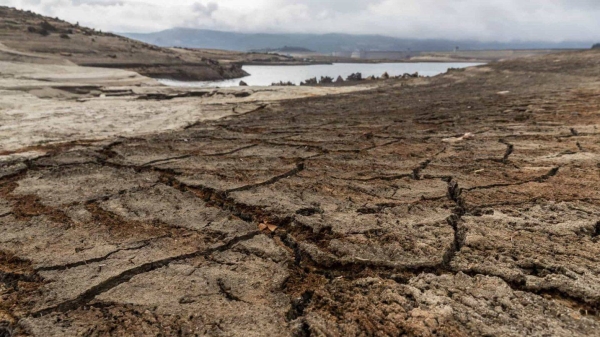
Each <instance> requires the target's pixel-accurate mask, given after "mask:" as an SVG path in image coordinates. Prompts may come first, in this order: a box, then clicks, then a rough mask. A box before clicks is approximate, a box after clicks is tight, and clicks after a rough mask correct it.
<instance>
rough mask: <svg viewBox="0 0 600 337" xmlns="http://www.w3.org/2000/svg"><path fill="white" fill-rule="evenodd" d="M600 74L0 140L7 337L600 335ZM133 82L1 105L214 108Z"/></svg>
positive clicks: (0, 272) (465, 81)
mask: <svg viewBox="0 0 600 337" xmlns="http://www.w3.org/2000/svg"><path fill="white" fill-rule="evenodd" d="M599 78H600V53H599V52H592V51H589V52H579V53H564V54H553V55H546V56H540V57H532V58H528V59H523V60H513V61H507V62H500V63H494V64H490V65H488V66H483V67H478V68H471V69H466V70H462V71H451V72H449V73H447V74H445V75H442V76H439V77H435V78H431V79H426V80H424V79H416V80H415V82H411V81H405V82H394V81H391V82H386V84H385V85H383V86H380V87H378V88H375V89H373V90H362V91H356V92H352V93H346V94H341V95H331V96H322V97H305V98H298V99H294V100H289V101H279V102H278V103H277V104H267V105H265V104H264V103H255V102H252V104H260V108H254V109H250V108H248V110H249V111H246V113H242V114H235V113H232V112H231V110H229V112H227V113H222V114H221V115H219V116H215V118H207V119H205V120H203V121H202V120H198V119H197V118H198V116H197V115H196V116H195V117H194V118H196V121H194V122H192V123H190V124H189V125H187V127H185V128H173V129H171V128H169V131H163V132H157V131H160V130H163V129H161V128H162V124H163V123H167V122H171V121H170V119H168V118H166V119H163V122H162V123H158V124H159V125H158V127H157V130H156V131H154V132H150V133H143V134H136V135H135V136H130V135H128V134H127V132H128V131H127V130H125V131H124V130H123V128H124V127H123V126H118V127H115V128H114V136H111V135H110V134H105V135H103V137H101V138H102V139H103V140H100V141H93V142H88V141H84V140H78V139H79V138H86V137H88V136H85V137H84V136H83V135H85V133H84V132H83V131H78V132H81V133H78V132H75V133H74V136H73V137H72V138H70V137H69V136H68V135H63V136H61V137H63V139H67V140H70V141H68V142H58V143H52V144H49V145H47V146H44V145H40V144H37V145H35V149H34V150H35V151H38V152H40V153H41V154H40V155H39V156H29V157H24V156H14V155H15V154H18V153H23V151H25V150H27V151H31V150H32V148H31V146H32V145H28V144H29V143H27V142H26V141H24V140H19V141H15V140H14V139H16V138H15V137H17V135H16V133H12V134H10V135H9V136H7V137H4V135H5V133H4V132H5V131H2V132H3V138H2V144H3V146H4V147H5V149H6V151H7V152H6V153H5V155H6V156H5V160H4V161H3V163H2V165H1V166H0V247H1V248H0V251H1V253H0V280H1V283H0V294H1V295H0V296H1V297H0V322H1V323H0V334H4V335H8V336H12V335H15V336H17V335H34V336H76V335H88V336H108V335H115V336H116V335H163V336H171V335H183V336H194V335H200V336H290V335H291V336H398V335H406V336H473V335H476V336H480V335H487V336H523V335H531V336H548V335H552V336H593V335H597V334H598V331H600V330H599V329H600V317H599V313H598V309H599V308H600V287H599V284H600V276H599V273H600V264H599V258H598V256H600V254H599V253H600V251H599V241H598V240H600V223H599V220H600V175H599V167H600V155H599V154H598V153H599V151H600V145H599V144H600V134H599V133H598V129H597V128H598V125H599V123H600V115H599V114H598V112H599V110H600V82H599V80H598V79H599ZM144 81H145V80H144ZM134 88H138V89H139V90H140V91H139V92H137V91H134V94H129V93H128V94H127V95H126V96H125V98H124V97H108V96H109V93H110V92H111V91H110V90H109V91H107V90H106V89H102V88H101V89H102V90H100V89H93V90H99V91H98V92H94V91H93V90H92V89H90V92H84V91H81V92H76V94H77V95H79V96H78V97H74V98H68V97H67V98H64V97H51V98H39V97H38V96H35V92H34V93H31V92H30V90H33V89H26V88H25V89H23V88H21V89H16V88H14V87H13V88H8V86H7V89H5V90H4V91H3V95H9V96H10V95H29V96H28V98H29V100H30V101H31V102H33V103H30V104H42V103H39V102H46V104H47V105H48V106H49V107H51V108H52V109H50V110H51V111H55V112H57V111H65V110H64V109H68V107H76V106H81V105H84V106H86V107H87V108H91V109H106V110H111V109H121V108H122V107H123V106H126V107H129V108H130V109H132V110H131V111H129V114H133V112H135V111H137V110H135V109H137V108H139V107H136V108H135V109H134V107H133V105H132V104H142V105H143V104H150V103H149V102H153V103H152V104H160V106H162V107H164V109H169V112H167V113H166V114H167V115H168V114H169V113H177V112H178V111H182V110H184V109H186V107H190V109H191V110H193V109H192V108H191V107H196V108H197V107H203V105H202V104H203V100H205V99H212V98H207V97H205V96H203V95H204V94H190V93H189V91H187V94H186V92H181V91H177V92H163V91H162V90H166V89H156V88H153V87H152V84H151V83H146V84H142V83H140V86H139V87H137V86H134ZM57 90H59V89H57ZM128 90H129V89H128ZM170 90H172V89H170ZM249 90H250V89H249ZM67 91H68V90H67ZM112 92H113V93H114V92H117V91H112ZM103 94H104V95H105V96H104V97H103V98H102V97H100V96H101V95H103ZM257 94H259V93H258V92H254V93H252V94H251V95H257ZM97 95H98V97H96V96H97ZM194 95H197V96H194ZM231 95H232V98H230V99H232V100H233V99H239V100H242V99H244V97H235V94H231ZM244 95H245V94H244ZM128 96H131V97H128ZM32 97H33V98H32ZM142 97H143V98H142ZM249 97H252V96H248V97H245V98H249ZM38 99H39V100H42V101H38ZM16 100H17V102H21V103H19V104H24V103H23V100H21V101H19V99H16ZM2 102H3V103H2V104H7V103H4V102H6V99H3V100H2ZM132 102H133V103H132ZM235 102H236V103H235V104H241V103H238V101H235ZM10 104H16V103H10ZM244 104H245V103H244ZM248 104H250V103H248ZM158 106H159V105H156V106H148V107H146V108H144V110H141V112H140V114H141V116H142V117H140V119H139V120H140V124H139V125H142V124H143V123H141V120H142V119H143V116H147V115H148V114H150V113H151V112H152V111H155V110H156V109H157V107H158ZM59 107H60V108H59ZM167 107H168V108H167ZM129 108H128V109H129ZM9 109H13V110H11V111H13V112H12V113H9V114H3V115H4V117H3V118H9V117H6V116H11V117H10V118H12V120H13V122H11V120H10V119H9V120H8V121H3V122H2V125H3V127H4V125H7V123H8V124H10V123H13V124H12V125H18V122H14V121H15V120H17V121H18V120H21V122H20V123H24V121H26V120H27V119H28V118H29V117H27V116H28V115H27V114H26V113H21V112H17V111H16V110H15V109H16V108H15V107H14V106H11V107H9ZM72 109H75V108H72ZM119 111H120V110H119ZM132 111H133V112H132ZM194 111H195V110H194ZM236 111H237V110H236ZM72 113H73V112H72V111H71V110H68V111H65V113H64V114H65V115H70V114H72ZM122 113H124V112H122ZM122 113H121V114H122ZM190 113H193V112H190ZM188 114H189V113H188ZM118 115H119V113H114V114H111V115H110V116H109V115H107V116H108V117H107V118H109V119H113V118H114V119H115V124H123V123H125V122H124V120H121V119H119V118H120V117H119V116H118ZM53 116H56V115H53ZM219 117H220V118H219ZM53 118H55V117H52V118H49V119H48V120H45V119H43V118H40V119H39V120H38V122H36V125H39V126H41V127H44V126H43V125H44V124H46V123H47V122H46V121H48V124H51V123H52V122H51V120H52V119H53ZM128 118H130V117H128ZM97 120H98V125H101V124H103V123H106V122H103V121H102V119H101V118H97ZM192 120H194V119H192V118H190V119H189V121H192ZM61 125H62V124H61ZM94 125H95V124H93V123H92V124H90V125H88V126H89V127H90V129H91V131H90V132H91V133H90V134H94V132H95V131H94V129H95V127H94ZM69 127H71V124H69ZM57 129H60V128H58V127H57ZM30 130H33V128H30ZM59 131H60V130H59ZM117 135H121V137H117ZM32 137H33V136H32ZM17 138H18V137H17ZM11 154H12V155H13V157H8V156H9V155H11Z"/></svg>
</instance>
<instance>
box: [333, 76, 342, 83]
mask: <svg viewBox="0 0 600 337" xmlns="http://www.w3.org/2000/svg"><path fill="white" fill-rule="evenodd" d="M335 83H344V78H343V77H342V76H338V78H337V79H336V80H335Z"/></svg>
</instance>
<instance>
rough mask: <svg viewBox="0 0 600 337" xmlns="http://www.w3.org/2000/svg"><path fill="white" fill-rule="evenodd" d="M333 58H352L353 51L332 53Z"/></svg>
mask: <svg viewBox="0 0 600 337" xmlns="http://www.w3.org/2000/svg"><path fill="white" fill-rule="evenodd" d="M331 56H333V57H352V52H351V51H334V52H333V53H331Z"/></svg>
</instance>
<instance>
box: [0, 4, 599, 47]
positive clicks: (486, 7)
mask: <svg viewBox="0 0 600 337" xmlns="http://www.w3.org/2000/svg"><path fill="white" fill-rule="evenodd" d="M0 4H1V5H6V6H11V7H17V8H20V9H28V10H32V11H35V12H37V13H40V14H44V15H48V16H51V17H59V18H61V19H64V20H67V21H71V22H79V23H80V24H81V25H85V26H88V27H93V28H96V29H102V30H103V31H111V32H155V31H160V30H164V29H168V28H174V27H187V28H203V29H215V30H225V31H236V32H263V33H281V32H286V33H352V34H381V35H388V36H394V37H400V38H440V39H474V40H480V41H503V42H506V41H514V40H520V41H552V42H561V41H568V40H576V41H596V40H598V41H600V0H218V1H215V0H0Z"/></svg>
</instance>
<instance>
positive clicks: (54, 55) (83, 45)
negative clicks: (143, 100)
mask: <svg viewBox="0 0 600 337" xmlns="http://www.w3.org/2000/svg"><path fill="white" fill-rule="evenodd" d="M0 61H27V62H34V63H57V64H65V63H71V64H77V65H82V66H96V67H109V68H120V69H127V70H132V71H136V72H138V73H140V74H142V75H145V76H150V77H155V78H171V79H179V80H220V79H227V78H236V77H242V76H244V75H247V74H246V73H245V72H244V71H243V70H242V69H241V67H240V66H239V65H237V64H234V63H229V64H225V63H219V62H218V61H215V60H212V59H208V58H206V57H204V56H203V55H202V53H200V52H195V51H190V50H174V49H168V48H162V47H157V46H154V45H151V44H148V43H143V42H140V41H136V40H132V39H129V38H126V37H123V36H118V35H115V34H111V33H104V32H101V31H97V30H94V29H91V28H86V27H82V26H80V25H79V24H72V23H69V22H66V21H62V20H59V19H58V18H49V17H45V16H42V15H38V14H35V13H32V12H30V11H22V10H17V9H14V8H9V7H4V6H0Z"/></svg>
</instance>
